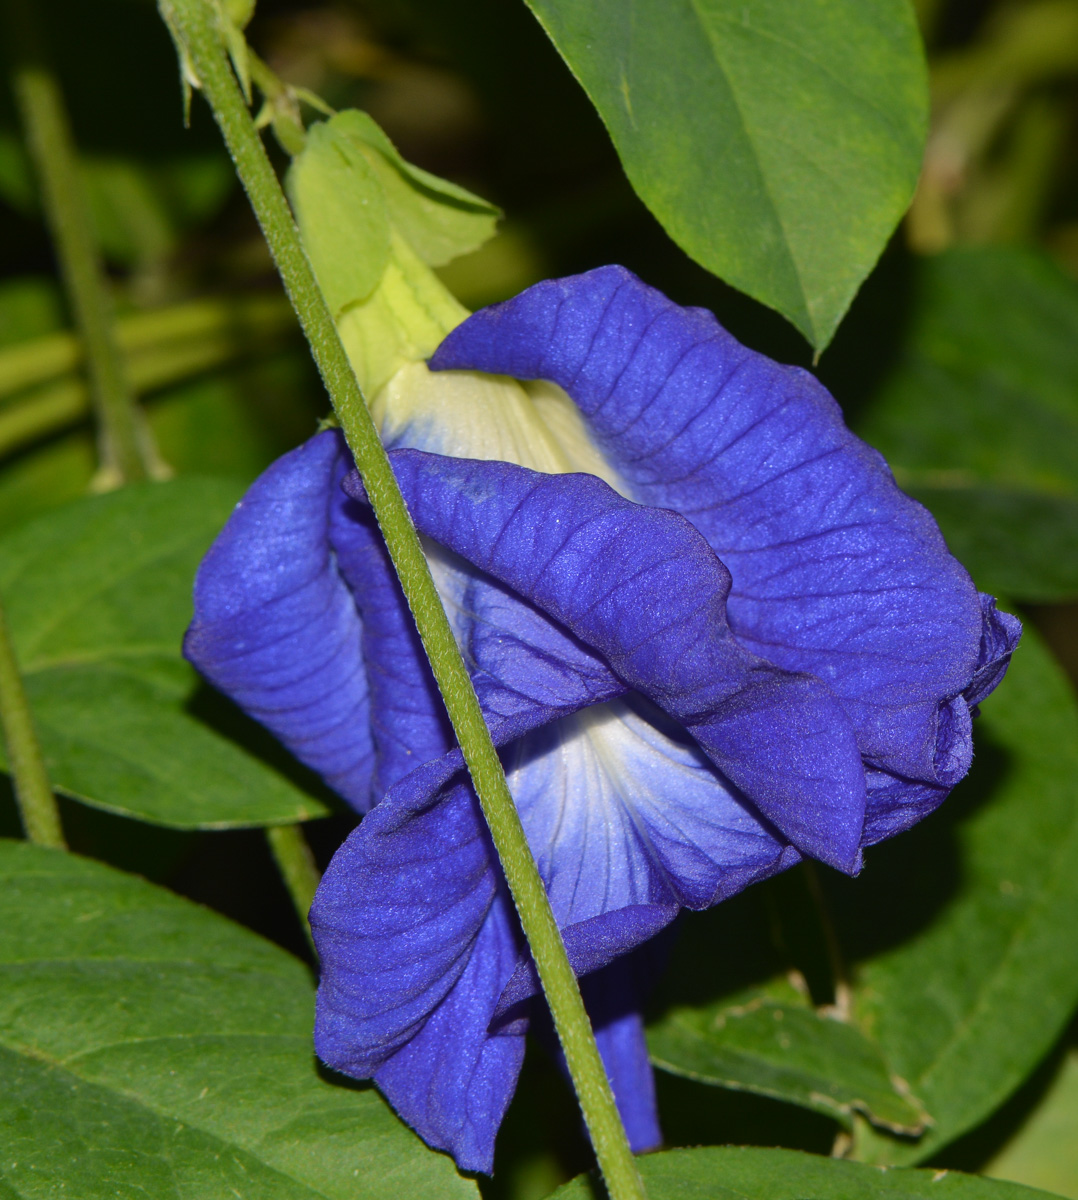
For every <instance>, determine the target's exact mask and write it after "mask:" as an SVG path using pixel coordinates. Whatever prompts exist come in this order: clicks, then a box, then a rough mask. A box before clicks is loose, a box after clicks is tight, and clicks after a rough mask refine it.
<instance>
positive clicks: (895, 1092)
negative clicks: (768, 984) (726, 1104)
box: [648, 993, 926, 1133]
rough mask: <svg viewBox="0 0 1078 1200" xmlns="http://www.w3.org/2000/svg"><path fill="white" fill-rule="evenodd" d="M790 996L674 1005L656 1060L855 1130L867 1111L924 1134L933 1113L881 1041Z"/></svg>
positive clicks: (660, 1027)
mask: <svg viewBox="0 0 1078 1200" xmlns="http://www.w3.org/2000/svg"><path fill="white" fill-rule="evenodd" d="M791 999H792V1002H787V1003H782V1002H779V1001H777V1000H773V999H770V998H768V997H767V996H766V995H765V994H763V993H761V994H758V995H757V996H755V997H753V998H752V999H749V1000H748V1002H747V1003H741V1004H737V1005H730V1004H728V1003H723V1002H719V1003H715V1004H713V1005H709V1006H693V1007H688V1006H686V1007H683V1008H680V1009H673V1010H671V1011H670V1012H668V1013H666V1014H664V1016H663V1018H662V1020H661V1021H659V1022H658V1023H657V1024H655V1025H653V1026H651V1027H650V1028H649V1030H648V1047H649V1049H650V1051H651V1058H652V1061H653V1062H654V1063H655V1065H656V1066H658V1067H662V1068H663V1070H666V1071H671V1072H673V1073H674V1074H676V1075H684V1076H687V1077H688V1078H689V1079H695V1080H698V1081H699V1082H701V1083H710V1084H716V1085H718V1086H720V1087H727V1088H733V1089H735V1090H737V1091H746V1092H756V1093H758V1094H759V1095H762V1096H771V1097H773V1098H775V1099H777V1100H786V1101H789V1102H790V1103H791V1104H799V1105H801V1107H803V1108H810V1109H814V1110H815V1111H816V1112H822V1113H824V1114H825V1115H826V1116H830V1117H834V1118H835V1119H836V1120H838V1121H840V1122H841V1123H842V1124H843V1125H845V1126H846V1127H847V1128H848V1129H852V1128H853V1120H852V1117H853V1113H854V1112H860V1113H863V1114H864V1115H865V1116H867V1117H869V1118H870V1119H871V1120H873V1121H874V1122H876V1123H877V1124H881V1125H886V1126H887V1127H888V1128H890V1129H893V1130H894V1131H895V1132H900V1133H920V1132H922V1130H923V1129H924V1127H925V1121H926V1116H925V1114H924V1113H923V1112H922V1111H921V1110H920V1108H919V1107H918V1106H917V1105H916V1104H914V1103H913V1102H912V1101H911V1100H910V1099H909V1098H908V1097H907V1096H905V1095H903V1094H902V1092H901V1091H900V1090H899V1089H898V1088H896V1086H895V1084H894V1083H893V1082H892V1080H891V1078H890V1076H889V1074H888V1070H887V1064H886V1063H885V1062H884V1058H883V1054H882V1052H881V1051H880V1048H879V1046H877V1045H876V1044H875V1043H874V1042H873V1041H871V1040H870V1039H869V1038H868V1037H866V1036H865V1034H864V1033H862V1032H861V1031H860V1030H859V1029H858V1028H857V1027H856V1026H854V1025H851V1024H849V1023H847V1022H845V1021H841V1020H838V1019H835V1018H834V1017H831V1016H828V1015H821V1014H819V1013H817V1012H816V1010H815V1009H813V1008H811V1007H810V1006H809V1005H807V1004H806V1003H805V1002H804V1001H801V1002H800V1003H798V1001H797V999H796V998H791Z"/></svg>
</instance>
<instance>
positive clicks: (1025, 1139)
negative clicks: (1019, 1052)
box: [984, 1050, 1078, 1200]
mask: <svg viewBox="0 0 1078 1200" xmlns="http://www.w3.org/2000/svg"><path fill="white" fill-rule="evenodd" d="M984 1173H985V1174H986V1175H990V1176H992V1177H993V1178H994V1179H1011V1180H1014V1181H1015V1182H1016V1183H1025V1184H1028V1185H1029V1186H1030V1187H1039V1188H1044V1189H1045V1190H1046V1191H1050V1192H1055V1193H1057V1194H1058V1195H1060V1196H1066V1197H1068V1198H1069V1200H1078V1050H1071V1052H1070V1053H1069V1054H1068V1055H1067V1057H1066V1058H1065V1059H1064V1060H1063V1062H1062V1064H1061V1065H1060V1068H1059V1071H1058V1073H1057V1074H1056V1077H1055V1079H1053V1080H1052V1083H1051V1085H1050V1086H1049V1088H1048V1091H1047V1092H1046V1093H1045V1095H1044V1097H1043V1099H1042V1100H1041V1101H1040V1103H1039V1104H1038V1105H1037V1107H1036V1108H1035V1109H1034V1110H1033V1112H1031V1113H1030V1115H1029V1116H1028V1117H1027V1119H1026V1121H1025V1123H1024V1124H1023V1125H1022V1127H1021V1129H1019V1130H1018V1132H1017V1133H1016V1134H1015V1135H1014V1137H1012V1138H1011V1139H1010V1140H1009V1141H1008V1142H1007V1144H1006V1145H1005V1146H1004V1147H1003V1148H1002V1149H1001V1150H1000V1152H999V1153H998V1154H996V1155H995V1156H994V1157H993V1158H992V1160H991V1161H990V1162H989V1163H988V1165H987V1166H986V1167H985V1168H984Z"/></svg>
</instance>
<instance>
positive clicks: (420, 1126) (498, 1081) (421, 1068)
mask: <svg viewBox="0 0 1078 1200" xmlns="http://www.w3.org/2000/svg"><path fill="white" fill-rule="evenodd" d="M519 953H520V944H519V940H518V937H517V934H516V917H515V914H513V913H512V911H511V905H510V904H509V903H508V901H507V900H506V899H505V898H504V896H502V895H499V896H498V897H497V898H496V899H495V902H494V903H493V904H492V906H491V909H490V912H489V913H488V914H487V918H486V920H485V921H484V922H483V926H482V928H481V930H480V932H479V935H478V937H477V938H476V940H475V944H474V947H473V950H472V953H471V956H470V958H469V961H468V965H467V967H466V969H465V970H464V972H463V974H462V975H461V976H460V978H459V979H458V980H457V982H456V984H455V985H454V987H453V988H452V990H451V991H450V992H449V993H448V995H447V996H446V997H445V999H444V1000H443V1001H442V1002H441V1004H439V1006H438V1008H437V1009H436V1010H435V1011H434V1012H433V1013H432V1015H431V1017H430V1019H429V1020H428V1021H427V1022H426V1023H425V1024H424V1026H423V1028H422V1029H421V1030H420V1031H419V1033H418V1034H416V1036H415V1037H413V1038H412V1039H411V1040H410V1041H408V1042H407V1043H406V1044H405V1045H404V1046H402V1047H401V1049H400V1050H398V1051H397V1053H396V1054H394V1055H393V1057H392V1058H390V1059H389V1060H388V1061H387V1062H386V1064H385V1066H383V1067H382V1068H381V1069H380V1070H379V1071H378V1073H377V1074H376V1075H375V1080H376V1082H377V1083H378V1086H379V1087H380V1088H381V1089H382V1091H383V1092H384V1094H385V1096H386V1098H387V1099H388V1100H389V1102H390V1103H391V1104H392V1105H393V1107H394V1108H395V1109H396V1110H397V1112H398V1113H400V1115H401V1116H402V1117H404V1119H405V1120H406V1121H407V1122H408V1123H409V1124H410V1125H412V1126H413V1128H414V1129H415V1130H416V1132H417V1133H419V1134H420V1135H421V1136H422V1137H423V1138H424V1139H425V1140H426V1141H427V1142H429V1143H430V1145H432V1146H437V1147H438V1148H439V1149H442V1150H448V1151H449V1152H450V1153H451V1154H452V1155H453V1157H454V1158H455V1159H456V1160H457V1165H458V1166H459V1167H460V1168H461V1169H462V1170H465V1171H485V1172H487V1173H488V1174H489V1173H490V1171H491V1170H492V1168H493V1165H494V1137H495V1134H497V1132H498V1126H499V1125H500V1124H501V1122H502V1117H504V1116H505V1110H506V1108H508V1106H509V1101H510V1100H511V1099H512V1096H513V1090H514V1088H515V1087H516V1081H517V1076H518V1075H519V1074H520V1064H521V1061H522V1060H523V1057H524V1039H523V1037H521V1036H519V1034H516V1035H514V1034H507V1035H503V1036H491V1035H490V1033H489V1032H488V1030H489V1026H490V1022H491V1019H492V1016H493V1013H494V1006H495V1004H496V1002H497V997H498V994H499V990H500V988H501V987H502V986H503V985H504V982H505V979H506V977H507V976H508V975H509V973H510V972H511V971H512V970H513V967H514V965H515V964H516V961H517V958H518V956H519Z"/></svg>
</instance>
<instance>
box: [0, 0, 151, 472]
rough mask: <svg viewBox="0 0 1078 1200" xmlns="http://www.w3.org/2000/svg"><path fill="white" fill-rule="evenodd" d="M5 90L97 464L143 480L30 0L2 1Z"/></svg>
mask: <svg viewBox="0 0 1078 1200" xmlns="http://www.w3.org/2000/svg"><path fill="white" fill-rule="evenodd" d="M6 8H7V14H6V15H7V17H8V29H9V37H10V45H11V47H12V50H13V57H14V64H13V70H12V88H13V90H14V92H15V98H16V101H17V102H18V106H19V113H20V115H21V118H22V123H23V128H24V130H25V133H26V141H27V145H28V147H29V149H30V154H31V157H32V158H33V160H34V166H35V168H36V170H37V176H38V180H39V182H40V185H41V198H42V201H43V204H44V208H45V215H46V217H47V219H48V223H49V229H50V231H51V233H52V237H53V244H54V246H55V250H56V256H57V259H58V260H59V264H60V270H61V273H62V275H63V279H64V286H65V288H66V290H67V295H68V299H69V301H70V304H71V310H72V313H73V315H74V318H75V324H76V326H77V327H78V330H79V334H80V336H81V337H82V340H83V344H84V345H85V348H86V365H87V371H88V374H89V377H90V389H91V393H92V395H93V400H94V408H95V410H96V416H97V421H98V429H99V431H100V437H101V445H102V454H101V459H102V464H103V466H105V467H106V469H107V470H108V471H109V474H110V475H111V476H113V477H114V478H115V481H116V482H118V483H124V482H132V481H135V480H139V479H146V478H147V477H148V474H149V471H148V466H147V458H146V454H145V453H144V449H143V446H142V445H141V443H140V436H139V428H138V417H137V415H136V410H135V397H134V393H133V392H132V390H131V386H130V384H129V382H128V380H127V376H126V374H125V371H124V361H123V356H122V354H121V352H120V347H119V345H118V344H117V341H116V336H115V332H114V330H113V325H112V297H111V296H110V294H109V288H108V283H107V281H106V279H105V274H104V270H103V268H102V265H101V261H100V258H99V257H98V253H97V247H96V246H95V244H94V239H93V233H92V229H91V224H90V215H89V211H88V208H87V203H86V198H85V195H84V192H83V186H82V178H81V176H80V174H79V166H78V159H77V157H76V155H75V147H74V144H73V141H72V137H71V130H70V128H69V125H68V121H67V113H66V111H65V109H64V102H63V96H62V94H61V92H60V85H59V82H58V81H57V78H56V76H55V74H54V73H53V71H52V70H51V68H50V66H49V64H48V59H47V55H46V53H45V50H44V45H43V39H42V35H41V29H40V21H39V14H38V11H37V7H36V3H35V0H6Z"/></svg>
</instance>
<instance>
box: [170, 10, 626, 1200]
mask: <svg viewBox="0 0 1078 1200" xmlns="http://www.w3.org/2000/svg"><path fill="white" fill-rule="evenodd" d="M159 5H160V8H161V10H162V13H163V15H164V17H165V19H166V21H167V22H168V24H169V26H170V28H171V29H172V30H173V33H174V35H175V36H176V38H177V40H178V41H179V42H180V49H181V52H186V54H187V56H188V61H189V62H190V64H191V66H192V67H193V69H194V72H195V74H196V75H197V77H198V81H199V84H200V86H201V88H202V89H203V92H204V94H205V96H206V99H207V100H208V101H209V103H210V106H211V107H212V109H213V112H214V116H215V118H216V120H217V123H218V125H219V126H220V128H221V132H222V134H223V135H224V139H225V142H226V143H227V145H228V148H229V151H230V152H231V154H232V158H233V160H234V161H235V164H236V170H237V172H238V173H239V176H240V179H241V181H242V182H243V186H244V187H245V188H246V190H247V194H248V196H249V198H250V200H251V204H252V206H253V208H254V210H255V214H256V215H257V217H258V220H259V223H260V224H261V226H262V231H263V233H264V235H265V237H266V241H267V242H268V244H269V247H270V250H271V252H272V253H273V256H274V259H275V260H276V263H277V267H278V270H279V271H280V273H281V278H282V279H283V280H284V284H285V288H286V290H287V291H288V294H289V296H290V298H291V300H292V303H293V305H294V306H295V309H296V313H297V315H298V316H299V319H300V323H301V324H302V326H303V329H304V332H305V334H306V335H307V339H308V341H309V342H310V344H311V350H312V353H313V354H314V358H315V361H316V363H317V364H318V368H319V370H320V372H321V374H322V378H323V380H324V381H325V384H326V388H327V389H328V391H329V394H330V397H331V398H332V401H333V406H334V409H335V410H336V412H337V416H338V419H339V420H340V422H341V427H342V429H343V430H344V433H345V436H346V437H347V439H348V445H349V447H350V449H351V451H352V454H353V456H354V458H355V461H356V466H357V467H358V468H359V472H360V474H361V476H362V477H363V483H364V486H365V487H366V490H367V495H368V497H369V499H370V502H371V507H372V508H373V509H374V513H375V516H376V518H377V520H378V524H379V526H380V528H381V530H382V534H383V536H384V538H385V541H386V545H387V547H388V549H389V553H390V556H391V557H392V560H393V565H394V567H395V569H396V571H397V575H398V577H399V579H400V582H401V586H402V588H403V590H404V594H405V596H406V597H407V598H408V604H409V606H410V608H411V611H412V615H413V617H414V618H415V623H416V628H417V629H418V631H419V635H420V637H421V638H422V640H423V647H424V650H425V651H426V654H427V657H428V658H429V659H430V663H431V668H432V670H433V672H434V677H435V679H436V680H437V683H438V688H439V690H440V692H441V694H442V699H443V700H444V701H445V706H446V711H447V712H448V714H449V718H450V720H451V721H452V723H453V729H454V732H455V733H456V736H457V740H458V742H459V743H460V747H461V750H462V751H463V754H464V760H465V762H466V763H467V766H468V771H469V773H470V774H471V778H472V782H473V784H474V785H475V790H476V793H477V795H478V797H479V801H480V804H481V805H482V809H483V814H484V816H485V817H486V820H487V824H488V825H489V827H490V832H491V837H492V838H493V840H494V845H495V846H496V848H497V851H498V857H499V859H500V860H501V865H502V870H503V871H504V873H505V878H506V880H507V882H508V884H509V888H510V891H511V892H512V895H513V900H514V902H515V904H516V907H517V912H518V913H519V914H520V922H521V925H522V926H523V929H524V933H525V936H526V937H527V939H528V944H529V946H530V948H531V952H532V956H533V958H534V960H535V964H536V967H537V968H538V973H539V978H540V980H541V982H542V985H543V991H544V992H545V994H546V998H547V1002H548V1004H549V1005H550V1011H551V1014H552V1016H553V1018H554V1025H555V1028H556V1029H557V1032H558V1037H559V1039H560V1041H561V1045H562V1048H563V1050H564V1052H565V1059H566V1063H567V1064H568V1067H569V1072H570V1074H571V1076H572V1079H573V1085H574V1087H575V1088H576V1093H577V1096H578V1098H579V1100H580V1107H581V1109H582V1111H583V1113H584V1119H585V1121H586V1123H587V1126H588V1131H589V1133H590V1135H591V1139H592V1144H593V1145H594V1147H595V1153H596V1158H597V1159H598V1162H599V1166H600V1168H601V1170H602V1172H603V1176H604V1178H605V1180H606V1184H607V1189H608V1191H609V1194H610V1197H611V1200H642V1198H643V1196H644V1190H643V1185H642V1183H641V1182H640V1177H639V1174H638V1172H637V1170H636V1164H635V1162H634V1160H633V1156H632V1152H631V1151H630V1149H629V1143H628V1139H627V1137H626V1134H625V1129H624V1127H623V1126H622V1123H621V1120H620V1118H619V1116H618V1111H617V1107H616V1105H615V1103H614V1097H613V1093H612V1092H611V1090H610V1084H609V1081H608V1080H607V1077H606V1072H605V1070H604V1068H603V1063H602V1059H601V1058H600V1057H599V1051H598V1048H597V1046H596V1044H595V1037H594V1034H593V1033H592V1029H591V1024H590V1022H589V1021H588V1015H587V1012H586V1011H585V1009H584V1002H583V1000H582V999H581V996H580V989H579V987H578V985H577V981H576V976H575V975H574V974H573V969H572V967H571V966H570V964H569V960H568V957H567V956H566V953H565V946H564V944H563V942H562V940H561V933H560V931H559V930H558V926H557V922H556V920H555V918H554V914H553V912H552V910H551V908H550V902H549V899H548V898H547V894H546V889H545V888H544V886H543V882H542V879H541V878H540V875H539V870H538V868H537V867H536V865H535V859H534V858H533V857H532V853H531V850H530V848H529V846H528V842H527V838H526V836H525V833H524V828H523V826H522V825H521V822H520V816H519V814H518V813H517V810H516V806H515V805H514V803H513V798H512V796H511V795H510V793H509V788H508V786H507V784H506V781H505V774H504V772H503V770H502V765H501V762H500V760H499V758H498V754H497V751H496V750H495V748H494V744H493V742H492V741H491V738H490V732H489V730H488V729H487V727H486V722H485V721H484V720H483V714H482V711H481V710H480V707H479V701H478V700H477V698H476V695H475V691H474V689H473V688H472V683H471V679H470V678H469V676H468V671H467V668H466V667H465V665H464V660H463V659H462V658H461V655H460V650H459V648H458V647H457V644H456V642H455V640H454V638H453V633H452V630H451V628H450V625H449V621H448V619H447V618H446V615H445V610H444V609H443V608H442V603H441V600H440V599H439V597H438V593H437V591H436V589H435V586H434V581H433V579H432V578H431V574H430V569H429V567H428V565H427V560H426V558H425V557H424V556H423V550H422V547H421V546H420V542H419V537H418V535H417V534H416V531H415V528H414V526H413V525H412V521H411V518H410V517H409V515H408V510H407V508H406V507H405V504H404V498H403V497H402V496H401V493H400V489H399V488H398V486H397V482H396V480H395V479H394V477H393V472H392V469H391V468H390V465H389V460H388V458H387V457H386V453H385V449H384V448H383V446H382V443H381V441H380V439H379V437H378V433H377V430H376V429H375V427H374V423H373V422H372V420H371V417H370V413H369V412H368V411H367V406H366V403H365V401H364V398H363V394H362V392H361V391H360V388H359V384H358V383H357V382H356V378H355V375H354V374H353V372H352V368H351V365H350V364H349V362H348V357H347V355H346V354H345V351H344V347H343V346H342V345H341V341H340V338H339V337H338V335H337V329H336V326H335V324H334V322H333V317H332V315H331V313H330V311H329V308H328V307H327V305H326V302H325V300H324V298H323V296H322V293H321V292H320V291H319V288H318V284H317V282H316V280H315V277H314V272H313V271H312V270H311V265H310V263H309V262H308V260H307V257H306V255H305V254H304V252H303V246H302V243H301V242H300V238H299V231H298V230H297V229H296V226H295V222H294V221H293V220H292V215H291V213H290V211H289V209H288V205H287V202H286V201H285V198H284V193H283V192H282V190H281V187H280V184H279V182H278V180H277V177H276V175H275V174H274V172H273V168H272V167H271V166H270V162H269V159H268V158H267V157H266V152H265V149H264V147H263V146H262V142H261V140H260V139H259V137H258V133H257V131H256V129H255V127H254V122H253V121H252V119H251V116H250V113H249V112H248V111H247V106H246V104H245V103H244V100H243V96H242V95H241V93H240V89H239V86H238V84H237V82H236V80H235V77H234V76H233V74H232V70H231V68H230V66H229V63H228V59H227V56H226V53H225V50H224V47H223V45H222V43H221V40H220V37H219V34H218V31H217V27H216V24H215V18H214V14H213V10H212V9H211V7H210V5H209V4H208V3H206V0H159Z"/></svg>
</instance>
